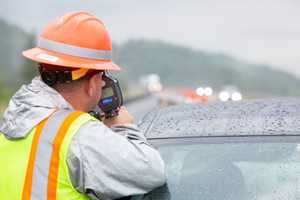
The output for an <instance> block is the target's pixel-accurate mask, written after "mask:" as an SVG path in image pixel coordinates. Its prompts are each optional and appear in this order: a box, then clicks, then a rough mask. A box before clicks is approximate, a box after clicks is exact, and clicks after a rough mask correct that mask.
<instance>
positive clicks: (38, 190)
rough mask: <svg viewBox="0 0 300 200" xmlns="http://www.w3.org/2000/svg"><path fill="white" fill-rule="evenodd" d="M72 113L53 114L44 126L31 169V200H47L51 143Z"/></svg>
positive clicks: (59, 112) (60, 112)
mask: <svg viewBox="0 0 300 200" xmlns="http://www.w3.org/2000/svg"><path fill="white" fill-rule="evenodd" d="M71 112H72V111H58V112H57V113H54V114H53V115H52V116H51V117H50V118H49V120H48V122H47V124H46V125H45V127H44V129H43V131H42V134H41V136H40V140H39V143H38V147H37V152H36V159H35V163H34V169H33V177H32V190H31V199H32V200H40V199H47V187H48V175H49V167H50V162H51V155H52V143H53V141H54V139H55V136H56V134H57V132H58V130H59V128H60V126H61V125H62V122H63V121H64V119H65V118H66V117H67V116H68V115H69V114H70V113H71Z"/></svg>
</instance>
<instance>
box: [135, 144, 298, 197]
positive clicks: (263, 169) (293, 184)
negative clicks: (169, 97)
mask: <svg viewBox="0 0 300 200" xmlns="http://www.w3.org/2000/svg"><path fill="white" fill-rule="evenodd" d="M159 151H160V153H161V155H162V157H163V159H164V161H165V163H166V166H167V177H168V182H167V185H166V186H164V187H162V188H159V189H157V190H154V191H152V192H151V193H149V194H147V195H146V196H144V197H138V198H137V199H151V200H169V199H170V200H182V199H184V200H201V199H203V200H244V199H245V200H246V199H247V200H248V199H249V200H250V199H251V200H256V199H257V200H260V199H261V200H269V199H270V200H271V199H272V200H273V199H289V200H296V199H300V165H299V161H300V144H298V143H287V142H276V143H274V142H272V143H262V142H255V143H246V142H241V143H238V144H236V143H234V144H233V143H223V144H222V143H218V144H174V145H168V146H163V147H160V148H159Z"/></svg>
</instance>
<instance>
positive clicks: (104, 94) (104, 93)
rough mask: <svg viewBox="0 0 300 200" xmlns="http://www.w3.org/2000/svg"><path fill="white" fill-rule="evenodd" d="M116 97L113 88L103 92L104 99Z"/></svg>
mask: <svg viewBox="0 0 300 200" xmlns="http://www.w3.org/2000/svg"><path fill="white" fill-rule="evenodd" d="M111 96H114V91H113V89H112V88H111V87H108V88H105V89H104V90H102V99H104V98H106V97H111Z"/></svg>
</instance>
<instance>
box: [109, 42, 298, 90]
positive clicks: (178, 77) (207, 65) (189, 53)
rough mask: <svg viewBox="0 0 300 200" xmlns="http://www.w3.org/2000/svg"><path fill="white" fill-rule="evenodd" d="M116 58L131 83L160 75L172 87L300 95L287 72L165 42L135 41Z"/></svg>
mask: <svg viewBox="0 0 300 200" xmlns="http://www.w3.org/2000/svg"><path fill="white" fill-rule="evenodd" d="M114 56H115V59H116V62H117V63H119V64H121V65H122V66H123V68H124V69H125V70H124V71H125V73H126V74H125V75H126V76H127V79H128V80H135V77H138V76H140V75H143V74H147V73H157V74H159V75H160V76H161V78H162V82H163V83H164V84H166V85H171V86H191V87H197V86H198V85H200V84H205V85H211V86H213V87H215V88H221V87H222V86H224V85H236V86H238V87H239V88H240V89H241V90H243V91H247V93H250V94H252V95H281V96H282V95H285V96H289V95H291V96H295V95H299V91H298V86H299V85H300V80H299V79H298V78H297V77H295V76H294V75H292V74H289V73H287V72H282V71H277V70H274V69H273V68H272V67H271V66H265V65H259V64H249V63H247V62H243V61H240V60H237V59H234V58H233V57H230V56H228V55H223V54H213V53H207V52H203V51H196V50H193V49H190V48H187V47H183V46H177V45H174V44H168V43H165V42H162V41H145V40H131V41H129V42H127V43H125V44H123V45H120V46H117V48H116V50H115V52H114ZM125 75H124V76H125Z"/></svg>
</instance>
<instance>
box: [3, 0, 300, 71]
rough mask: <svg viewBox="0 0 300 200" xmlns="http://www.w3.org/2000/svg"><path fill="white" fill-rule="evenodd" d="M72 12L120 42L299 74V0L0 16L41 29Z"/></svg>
mask: <svg viewBox="0 0 300 200" xmlns="http://www.w3.org/2000/svg"><path fill="white" fill-rule="evenodd" d="M74 10H87V11H91V12H92V13H94V14H96V15H97V16H98V17H100V18H101V19H102V20H103V21H104V22H105V23H106V25H107V27H108V29H109V31H110V33H111V36H112V39H113V40H114V41H116V42H124V41H126V40H128V39H131V38H151V39H161V40H165V41H169V42H172V43H175V44H181V45H185V46H189V47H192V48H195V49H200V50H207V51H211V52H221V53H226V54H230V55H233V56H235V57H237V58H239V59H244V60H248V61H250V62H258V63H266V64H272V65H274V66H275V67H278V68H280V69H283V70H287V71H290V72H292V73H295V74H298V75H299V76H300V0H185V1H183V0H151V1H146V0H126V1H124V0H123V1H122V0H106V1H103V0H24V1H20V0H2V1H1V6H0V16H1V17H4V18H5V19H6V20H7V21H9V22H10V23H14V24H18V25H21V26H22V27H23V28H25V29H26V30H36V31H40V30H41V29H42V27H43V26H44V24H45V23H47V22H49V20H51V19H52V18H54V17H56V16H59V15H61V14H63V13H64V12H66V11H74ZM0 28H1V27H0ZM183 59H184V58H183Z"/></svg>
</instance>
